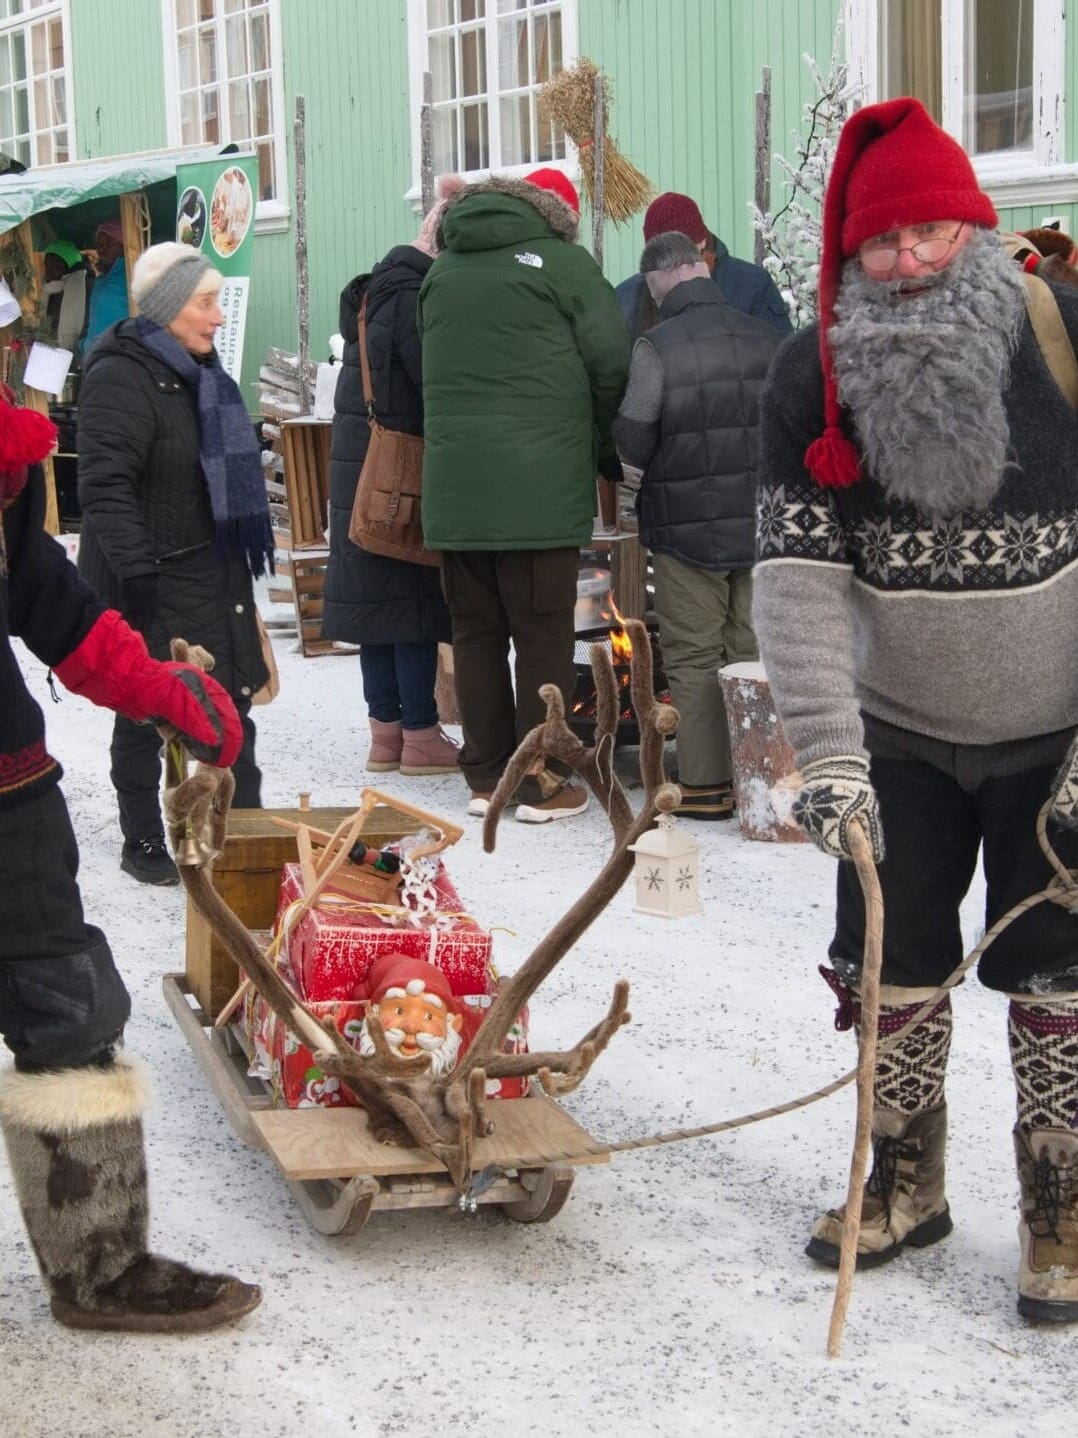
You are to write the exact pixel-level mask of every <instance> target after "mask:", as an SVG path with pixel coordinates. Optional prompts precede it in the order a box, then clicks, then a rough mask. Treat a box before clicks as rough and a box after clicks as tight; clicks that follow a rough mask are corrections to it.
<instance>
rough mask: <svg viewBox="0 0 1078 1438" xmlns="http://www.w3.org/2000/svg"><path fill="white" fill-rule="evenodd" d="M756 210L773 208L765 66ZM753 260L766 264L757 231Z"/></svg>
mask: <svg viewBox="0 0 1078 1438" xmlns="http://www.w3.org/2000/svg"><path fill="white" fill-rule="evenodd" d="M756 208H757V209H758V210H759V211H760V213H761V214H762V215H766V214H767V212H768V210H770V208H771V67H770V66H769V65H765V66H764V70H763V79H762V82H761V85H760V88H759V90H757V92H756ZM753 259H754V260H755V262H756V263H757V264H758V265H762V264H763V262H764V237H763V235H761V234H760V232H759V230H757V231H756V240H755V249H754V253H753Z"/></svg>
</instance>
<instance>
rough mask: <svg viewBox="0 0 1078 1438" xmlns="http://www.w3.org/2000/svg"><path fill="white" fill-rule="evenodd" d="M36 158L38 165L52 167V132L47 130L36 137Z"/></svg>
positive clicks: (35, 161)
mask: <svg viewBox="0 0 1078 1438" xmlns="http://www.w3.org/2000/svg"><path fill="white" fill-rule="evenodd" d="M34 150H35V157H34V163H35V164H37V165H51V164H52V162H53V160H52V131H51V130H45V131H44V132H43V133H41V134H39V135H36V136H35V137H34Z"/></svg>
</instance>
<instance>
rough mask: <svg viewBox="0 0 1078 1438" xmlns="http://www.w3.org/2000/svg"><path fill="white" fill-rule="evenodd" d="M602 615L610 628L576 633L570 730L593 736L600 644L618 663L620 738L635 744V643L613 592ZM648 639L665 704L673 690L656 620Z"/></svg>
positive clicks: (658, 694) (657, 690) (658, 691)
mask: <svg viewBox="0 0 1078 1438" xmlns="http://www.w3.org/2000/svg"><path fill="white" fill-rule="evenodd" d="M599 618H600V619H601V620H602V621H603V624H604V625H605V626H608V627H596V628H593V629H585V630H582V631H581V632H580V633H578V634H577V636H576V654H575V656H574V663H575V666H576V692H575V694H574V695H573V702H572V704H571V705H570V712H569V714H568V716H567V722H568V724H569V727H570V729H572V730H573V731H574V732H575V733H577V734H579V735H580V737H581V738H583V739H586V738H590V736H591V734H592V733H593V731H594V728H595V710H596V696H595V683H594V679H593V677H592V672H591V655H592V650H593V649H594V648H595V647H596V645H604V646H606V647H607V648H609V650H610V658H611V661H612V663H613V666H614V678H615V680H616V681H617V685H618V689H619V691H620V695H621V709H620V713H619V716H618V737H619V739H620V740H621V742H623V743H630V744H631V743H634V742H635V741H636V740H637V738H638V737H639V731H638V729H637V723H636V712H635V710H634V709H633V704H632V697H631V692H630V686H631V673H630V665H631V661H632V654H633V646H632V641H631V640H630V638H629V635H628V633H627V632H626V629H625V616H624V615H623V614H622V613H621V611H620V610H619V609H618V606H617V604H616V603H615V601H614V596H613V595H612V594H610V595H607V596H605V603H604V605H603V608H602V610H601V611H600V615H599ZM647 628H648V638H649V639H650V640H651V651H652V668H653V671H654V682H655V697H656V699H658V700H659V702H660V703H661V704H669V703H670V702H671V700H670V690H669V688H668V687H667V683H666V676H665V675H664V674H663V672H662V656H661V654H660V652H659V643H658V632H657V627H656V625H655V624H654V623H651V622H649V623H648V625H647Z"/></svg>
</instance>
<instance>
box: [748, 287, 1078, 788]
mask: <svg viewBox="0 0 1078 1438" xmlns="http://www.w3.org/2000/svg"><path fill="white" fill-rule="evenodd" d="M1055 293H1056V298H1057V299H1058V301H1059V304H1060V309H1061V311H1062V313H1063V317H1064V321H1065V323H1066V326H1067V330H1068V333H1069V335H1070V339H1071V343H1072V344H1074V345H1076V346H1078V291H1074V290H1070V291H1067V292H1061V291H1056V292H1055ZM1005 403H1006V410H1007V418H1008V423H1009V426H1010V449H1009V459H1008V465H1007V470H1006V474H1005V477H1004V479H1003V482H1002V484H1001V486H1000V488H999V490H998V492H997V495H996V498H995V500H994V501H993V504H992V507H991V508H990V509H988V510H986V511H983V512H981V511H978V512H974V511H963V512H961V513H959V514H956V515H954V516H953V517H951V518H948V519H946V520H942V521H935V520H933V519H932V518H931V517H930V516H929V515H927V514H925V513H924V512H922V511H920V510H918V509H916V508H914V507H912V506H910V505H902V504H898V503H895V502H894V501H892V500H889V499H888V498H887V497H886V496H885V494H884V492H883V490H882V488H881V486H880V485H879V484H878V483H877V482H876V481H875V480H874V479H872V478H871V476H868V475H865V476H863V477H862V479H861V480H859V481H858V483H857V484H855V485H853V486H852V487H851V488H849V489H845V490H836V489H831V490H825V489H821V488H820V487H819V486H818V485H817V484H816V483H815V482H814V481H813V480H812V478H811V477H810V476H809V474H808V473H807V471H806V470H805V468H804V465H803V462H802V457H803V455H804V452H805V449H806V447H807V446H808V444H809V443H810V442H811V441H812V440H813V439H814V438H815V437H816V436H817V435H818V434H820V433H821V431H822V429H823V420H822V416H823V383H822V375H821V369H820V361H819V355H818V351H817V328H816V326H815V325H813V326H812V327H811V328H809V329H807V330H803V331H801V332H800V333H799V334H797V335H795V336H793V337H792V339H790V340H789V341H787V342H786V344H784V345H783V347H782V349H781V350H780V351H779V353H778V355H777V356H776V357H775V362H774V364H773V366H772V370H771V374H770V377H769V381H768V386H767V390H766V392H765V395H764V400H763V410H762V418H761V463H760V490H759V498H758V505H757V566H756V570H755V599H754V623H755V627H756V631H757V635H758V637H759V641H760V650H761V657H762V658H763V661H764V665H765V667H766V670H767V673H768V678H769V679H770V681H771V686H772V690H773V693H774V696H775V701H776V704H777V707H778V711H779V714H780V716H781V718H782V723H783V726H784V728H785V730H786V734H787V736H788V738H789V740H790V743H791V745H792V747H793V749H794V752H795V755H796V757H797V762H798V764H799V765H804V764H807V763H810V762H811V761H812V760H814V759H819V758H823V757H826V756H828V755H835V754H864V753H865V748H864V742H863V741H864V732H863V726H862V723H861V717H860V716H861V711H862V710H864V711H866V712H867V713H869V714H872V715H874V716H875V717H877V718H879V719H883V720H885V721H886V722H888V723H890V724H896V725H899V726H901V727H902V728H905V729H908V730H913V731H915V732H917V733H919V734H927V735H930V736H932V737H935V738H938V739H943V740H945V741H947V742H949V743H964V744H992V743H996V742H1000V741H1003V740H1010V739H1019V738H1027V737H1031V736H1033V735H1037V734H1047V733H1052V732H1054V731H1055V730H1059V729H1064V728H1068V727H1073V726H1074V725H1076V724H1078V662H1076V660H1078V416H1076V415H1075V413H1074V412H1073V411H1072V410H1071V409H1070V408H1069V407H1068V406H1067V404H1066V402H1065V401H1064V399H1063V396H1062V395H1061V394H1060V392H1059V390H1058V389H1057V387H1056V385H1055V383H1054V382H1053V380H1052V378H1051V375H1050V374H1049V372H1048V369H1047V366H1046V365H1045V362H1044V359H1043V356H1042V355H1041V351H1040V348H1039V346H1038V344H1037V341H1036V339H1035V337H1034V335H1033V332H1032V329H1031V328H1030V325H1029V322H1028V320H1027V321H1026V322H1025V324H1024V327H1023V331H1022V334H1021V338H1020V340H1019V344H1018V348H1017V350H1016V352H1015V355H1014V357H1013V359H1012V362H1011V372H1010V377H1009V380H1008V388H1007V391H1006V395H1005ZM849 432H850V433H851V434H853V433H854V431H853V430H852V428H851V429H850V431H849Z"/></svg>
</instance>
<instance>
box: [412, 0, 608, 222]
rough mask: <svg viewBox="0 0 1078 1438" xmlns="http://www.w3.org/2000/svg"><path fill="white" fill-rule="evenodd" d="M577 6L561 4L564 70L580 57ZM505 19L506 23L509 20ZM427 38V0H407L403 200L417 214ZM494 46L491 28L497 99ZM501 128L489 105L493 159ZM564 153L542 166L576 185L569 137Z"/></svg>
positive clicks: (473, 175)
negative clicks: (407, 143) (407, 164)
mask: <svg viewBox="0 0 1078 1438" xmlns="http://www.w3.org/2000/svg"><path fill="white" fill-rule="evenodd" d="M578 3H579V0H561V59H562V66H563V67H564V68H565V69H568V67H569V66H570V65H572V64H573V62H574V61H575V60H576V58H577V56H578V55H579V53H580V52H579V48H578V40H577V34H578V8H577V7H578ZM487 4H488V5H489V6H491V7H493V6H494V5H495V4H496V0H487ZM521 13H522V14H523V13H524V12H523V11H522V12H521ZM497 18H498V17H497V15H496V13H495V14H494V15H493V16H490V17H488V21H487V24H488V26H491V21H495V22H496V20H497ZM502 18H503V19H505V18H508V16H507V15H506V16H503V17H502ZM427 34H428V32H427V0H408V113H409V122H410V125H409V128H410V130H411V138H412V184H411V187H410V188H409V189H408V190H406V191H405V195H404V198H405V199H406V200H411V201H412V203H413V207H414V208H415V209H417V210H418V208H419V203H420V173H419V170H420V134H419V117H420V111H421V110H422V107H423V72H424V71H425V70H426V68H427ZM495 43H496V42H495V40H494V37H493V33H492V28H491V29H488V46H487V94H488V96H490V95H493V96H495V97H496V96H497V95H498V93H499V92H498V91H497V89H493V90H492V89H491V81H492V77H494V78H496V77H497V69H496V67H494V66H493V65H492V59H493V54H494V45H495ZM499 124H500V117H499V114H498V105H497V104H496V103H492V104H489V105H488V107H487V143H488V145H489V147H490V152H491V155H492V156H493V155H494V154H495V150H494V140H495V136H497V135H498V132H499ZM565 151H566V153H565V158H564V159H562V160H543V161H541V162H539V163H541V164H542V165H543V166H544V167H545V168H548V169H551V170H561V171H562V173H563V174H565V175H567V176H568V177H569V179H571V180H573V181H574V182H575V181H577V180H578V179H579V178H580V164H579V161H578V159H577V153H576V147H575V146H574V145H573V142H572V140H570V139H569V137H568V135H567V136H566V137H565ZM534 169H535V164H524V165H502V164H499V163H497V162H495V163H494V164H493V165H492V166H491V167H490V168H489V169H486V170H467V171H462V172H461V173H462V174H463V177H464V179H465V180H468V181H469V182H471V181H475V180H482V179H485V178H486V177H487V176H488V175H491V174H498V175H508V176H511V177H515V178H517V179H519V178H520V177H521V176H523V175H527V174H529V173H530V172H531V171H532V170H534Z"/></svg>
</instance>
